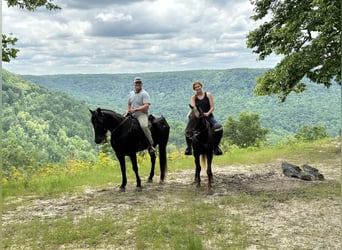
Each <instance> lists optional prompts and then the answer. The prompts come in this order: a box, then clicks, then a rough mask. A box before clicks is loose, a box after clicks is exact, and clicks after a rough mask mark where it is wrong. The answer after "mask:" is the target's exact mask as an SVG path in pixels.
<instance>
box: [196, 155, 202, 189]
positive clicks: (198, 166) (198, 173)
mask: <svg viewBox="0 0 342 250" xmlns="http://www.w3.org/2000/svg"><path fill="white" fill-rule="evenodd" d="M195 165H196V170H195V183H196V186H197V187H200V186H201V164H200V156H199V155H197V154H196V155H195Z"/></svg>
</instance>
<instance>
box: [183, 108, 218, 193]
mask: <svg viewBox="0 0 342 250" xmlns="http://www.w3.org/2000/svg"><path fill="white" fill-rule="evenodd" d="M190 108H191V112H190V114H189V121H188V124H187V127H186V129H185V131H186V133H189V134H190V135H191V141H192V148H193V156H194V158H195V165H196V170H195V183H196V185H197V187H200V186H201V176H200V174H201V168H202V167H204V168H206V170H207V176H208V192H209V193H212V182H213V173H212V169H211V164H212V160H213V149H214V145H215V137H214V134H213V133H214V131H213V129H212V127H211V125H210V122H209V120H208V119H207V118H206V117H205V116H204V114H203V111H202V110H201V109H199V108H198V107H192V106H191V105H190Z"/></svg>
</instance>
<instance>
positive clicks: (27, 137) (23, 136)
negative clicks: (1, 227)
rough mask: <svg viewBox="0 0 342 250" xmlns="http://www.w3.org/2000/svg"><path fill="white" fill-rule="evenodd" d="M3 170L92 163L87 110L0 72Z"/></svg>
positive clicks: (67, 98) (93, 154)
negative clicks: (80, 161) (79, 161)
mask: <svg viewBox="0 0 342 250" xmlns="http://www.w3.org/2000/svg"><path fill="white" fill-rule="evenodd" d="M2 101H3V103H2V161H3V162H2V163H3V170H5V171H6V169H8V168H10V167H11V166H15V167H19V168H20V167H24V166H25V167H27V166H32V167H39V165H41V164H44V163H46V164H50V163H53V162H63V161H66V160H68V159H94V158H95V157H96V152H95V147H94V143H93V131H92V126H91V124H90V118H89V111H88V107H87V105H86V104H85V102H83V101H78V100H74V99H72V98H70V97H68V96H67V95H66V94H56V93H52V92H50V91H49V90H47V89H46V88H44V87H41V86H38V85H36V84H31V83H28V82H25V81H24V80H23V79H21V78H20V77H18V76H16V75H14V74H11V73H9V72H7V71H5V70H3V71H2Z"/></svg>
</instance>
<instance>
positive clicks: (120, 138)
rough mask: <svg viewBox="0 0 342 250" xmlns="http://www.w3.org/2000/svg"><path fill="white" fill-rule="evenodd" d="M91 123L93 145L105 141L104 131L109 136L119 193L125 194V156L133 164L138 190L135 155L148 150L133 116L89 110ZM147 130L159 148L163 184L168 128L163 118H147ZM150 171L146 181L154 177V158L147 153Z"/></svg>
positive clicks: (139, 182)
mask: <svg viewBox="0 0 342 250" xmlns="http://www.w3.org/2000/svg"><path fill="white" fill-rule="evenodd" d="M90 112H91V123H92V124H93V127H94V131H95V143H97V144H101V143H104V142H105V141H106V137H107V132H108V131H109V132H110V133H111V139H110V143H111V146H112V148H113V150H114V151H115V154H116V156H117V158H118V160H119V163H120V168H121V174H122V183H121V186H120V190H122V191H124V190H125V187H126V184H127V176H126V163H125V156H129V158H130V159H131V162H132V168H133V170H134V173H135V176H136V181H137V187H138V188H141V180H140V177H139V173H138V164H137V157H136V153H137V152H138V151H141V150H144V149H147V147H148V146H149V144H148V142H147V139H146V137H145V135H144V133H143V131H142V130H141V128H140V126H139V123H138V121H137V119H135V118H133V117H132V116H123V115H120V114H118V113H116V112H114V111H112V110H108V109H101V108H98V109H96V110H90ZM149 122H150V125H151V127H150V129H151V133H152V137H153V141H154V145H153V146H154V147H156V146H157V145H158V151H159V163H160V182H161V183H162V182H164V180H165V174H166V170H167V156H166V145H167V142H168V139H169V132H170V127H169V125H168V123H167V121H166V119H165V118H164V117H163V116H162V117H159V118H155V117H154V116H152V115H150V116H149ZM150 157H151V172H150V175H149V177H148V181H149V182H152V179H153V176H154V169H155V162H156V155H155V154H154V153H152V154H150Z"/></svg>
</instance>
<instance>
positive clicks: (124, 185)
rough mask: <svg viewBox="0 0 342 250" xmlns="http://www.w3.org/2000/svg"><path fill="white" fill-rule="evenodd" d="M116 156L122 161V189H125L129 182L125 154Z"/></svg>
mask: <svg viewBox="0 0 342 250" xmlns="http://www.w3.org/2000/svg"><path fill="white" fill-rule="evenodd" d="M116 157H117V158H118V160H119V163H120V169H121V176H122V182H121V186H120V191H125V188H126V184H127V176H126V162H125V156H124V155H118V154H117V155H116Z"/></svg>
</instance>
